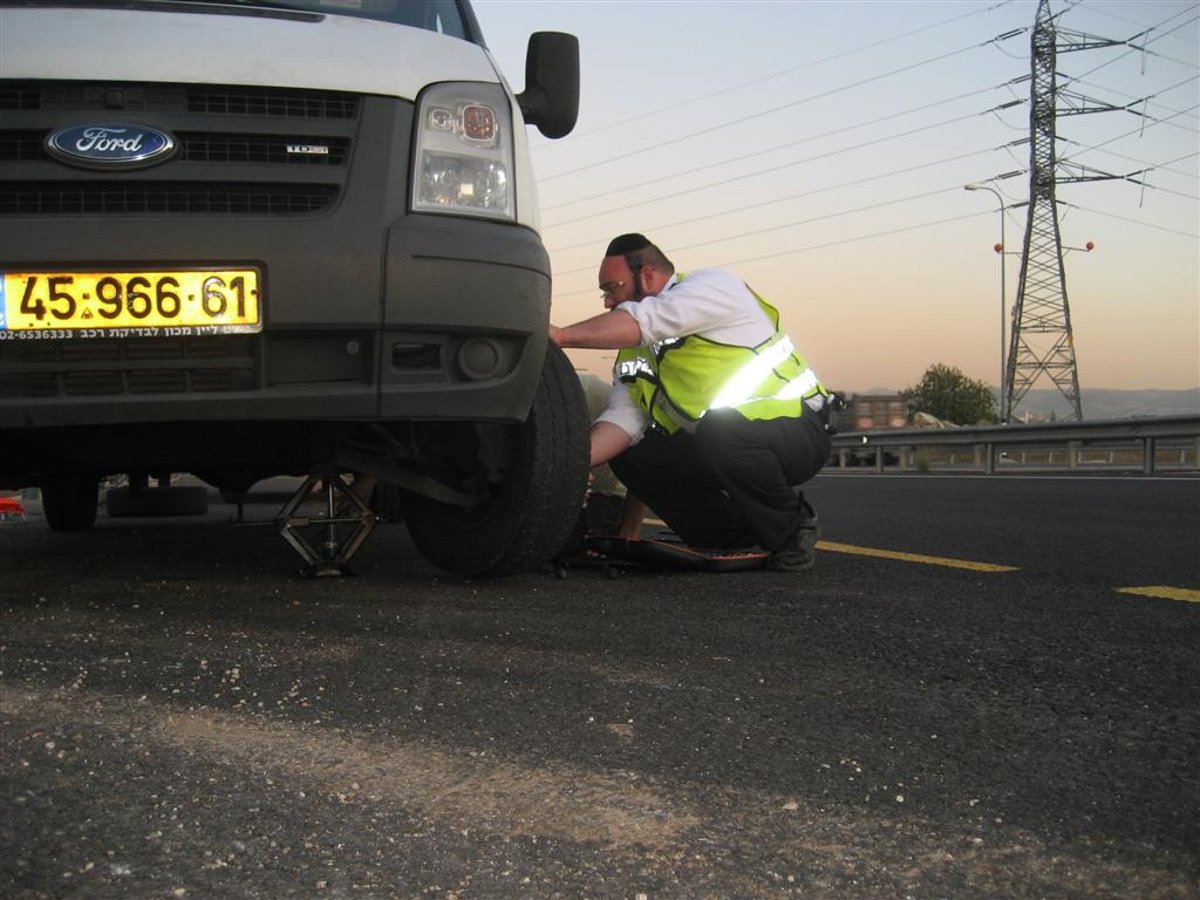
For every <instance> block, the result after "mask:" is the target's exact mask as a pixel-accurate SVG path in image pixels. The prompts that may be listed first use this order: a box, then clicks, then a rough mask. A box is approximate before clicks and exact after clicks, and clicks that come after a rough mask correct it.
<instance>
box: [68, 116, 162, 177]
mask: <svg viewBox="0 0 1200 900" xmlns="http://www.w3.org/2000/svg"><path fill="white" fill-rule="evenodd" d="M46 149H47V150H48V151H49V152H50V155H51V156H53V157H55V158H56V159H58V160H59V161H61V162H65V163H67V164H68V165H72V166H80V167H81V168H85V169H137V168H141V167H143V166H152V165H154V164H156V163H160V162H165V161H166V160H167V159H169V158H170V157H171V156H173V155H174V154H175V150H176V144H175V138H173V137H172V136H171V135H170V134H168V133H167V132H165V131H159V130H158V129H157V128H150V127H149V126H147V125H131V124H129V123H127V122H110V123H105V124H95V125H72V126H71V127H70V128H59V129H58V130H56V131H52V132H51V133H50V135H49V137H47V138H46Z"/></svg>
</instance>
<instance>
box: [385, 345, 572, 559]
mask: <svg viewBox="0 0 1200 900" xmlns="http://www.w3.org/2000/svg"><path fill="white" fill-rule="evenodd" d="M448 428H449V429H450V430H449V431H447V430H445V429H441V430H439V431H438V432H437V434H438V441H437V443H438V444H441V445H443V446H444V450H445V452H444V455H443V456H442V458H443V459H458V460H461V462H459V463H457V469H458V471H456V472H455V477H454V481H456V482H457V483H458V484H459V485H462V486H467V485H470V486H472V487H471V492H472V493H475V494H477V495H479V496H480V497H481V499H480V500H479V502H476V503H474V504H472V505H470V506H461V505H454V504H452V503H445V502H441V501H438V500H433V499H431V498H429V497H426V496H422V495H418V494H412V493H408V494H406V495H405V501H404V520H405V522H406V524H407V525H408V530H409V534H410V535H411V536H412V540H413V543H414V544H415V545H416V547H417V549H418V550H419V551H420V552H421V553H422V555H424V556H425V558H426V559H428V560H429V561H430V562H432V563H433V564H434V565H436V566H438V567H439V568H442V569H445V570H447V571H450V572H455V573H457V574H460V575H486V576H496V575H508V574H512V573H516V572H522V571H528V570H530V569H534V568H536V567H537V566H539V565H541V564H542V563H544V562H546V561H547V560H549V559H551V558H552V557H554V556H555V555H556V554H557V553H558V552H559V551H560V550H561V549H562V548H563V546H564V545H565V544H566V542H567V539H568V538H569V537H570V534H571V530H572V528H573V527H574V525H575V522H576V520H577V519H578V517H579V511H580V506H581V505H582V503H583V497H584V491H585V489H586V486H587V471H588V421H587V409H586V406H585V403H584V399H583V390H582V388H580V386H579V378H578V376H577V375H576V374H575V370H574V369H573V368H572V367H571V364H570V362H568V360H567V357H566V355H565V354H564V353H563V352H562V350H561V349H559V348H558V347H556V346H553V345H551V346H550V347H549V348H548V349H547V352H546V361H545V363H544V364H543V368H542V378H541V382H540V384H539V386H538V390H537V393H536V395H535V396H534V400H533V406H532V407H531V408H530V411H529V416H528V418H527V419H526V420H525V422H523V423H521V424H517V425H502V424H495V423H461V424H459V425H456V426H448ZM449 445H452V446H449Z"/></svg>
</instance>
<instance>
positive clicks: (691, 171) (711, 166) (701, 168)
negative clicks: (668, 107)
mask: <svg viewBox="0 0 1200 900" xmlns="http://www.w3.org/2000/svg"><path fill="white" fill-rule="evenodd" d="M1003 86H1004V85H996V86H991V87H986V88H979V89H978V90H974V91H967V92H966V93H964V94H958V95H956V96H954V97H947V98H945V99H943V100H937V101H934V102H933V103H926V104H924V105H923V106H914V107H911V108H910V109H906V110H902V111H900V112H895V113H891V114H890V115H887V116H881V117H879V118H876V119H870V120H868V121H865V122H856V123H854V124H853V125H845V126H843V127H841V128H835V129H833V130H832V131H826V132H824V133H823V134H813V135H809V136H807V137H803V138H800V139H799V140H795V141H787V142H786V143H783V144H775V145H774V146H772V147H767V148H765V149H762V150H755V151H753V152H750V153H743V154H740V155H739V156H731V157H728V158H726V159H722V160H718V161H717V162H712V163H707V164H706V165H703V166H697V167H696V168H694V169H687V170H685V171H682V172H670V173H668V174H666V175H660V176H658V177H657V178H647V179H646V180H644V181H638V182H635V183H633V184H623V185H621V186H620V187H617V188H612V189H610V190H607V191H600V192H599V193H596V194H588V195H587V196H584V197H577V198H575V199H574V200H564V201H562V202H561V203H554V204H551V205H548V206H543V207H542V212H543V213H545V212H549V211H551V210H555V209H562V208H563V207H564V206H574V205H575V204H576V203H584V202H586V201H588V200H598V199H600V198H601V197H607V196H610V195H612V194H619V193H623V192H624V191H630V190H634V189H636V188H641V187H647V186H649V185H652V184H657V183H659V182H660V181H669V180H670V179H672V178H682V177H684V176H685V175H695V174H696V173H697V172H703V171H705V170H707V169H715V168H716V167H717V166H724V165H728V164H729V163H735V162H742V161H743V160H747V159H753V158H754V157H756V156H764V155H766V154H768V153H774V152H775V151H777V150H785V149H787V148H788V147H795V146H797V145H799V144H807V143H812V142H813V141H819V140H824V139H825V138H829V137H833V136H834V135H838V134H843V133H845V132H847V131H854V130H856V129H859V128H866V127H869V126H872V125H878V124H880V123H881V122H887V121H889V120H891V119H899V118H903V117H904V116H907V115H912V114H913V113H918V112H925V111H926V110H930V109H935V108H936V107H939V106H945V105H946V104H948V103H955V102H957V101H959V100H965V99H967V98H968V97H974V96H977V95H979V94H986V93H988V92H989V91H994V90H996V89H997V88H998V87H1003ZM1022 102H1023V101H1022ZM1005 106H1007V104H1005ZM991 111H992V110H989V112H991ZM802 161H803V160H802ZM564 224H565V223H564Z"/></svg>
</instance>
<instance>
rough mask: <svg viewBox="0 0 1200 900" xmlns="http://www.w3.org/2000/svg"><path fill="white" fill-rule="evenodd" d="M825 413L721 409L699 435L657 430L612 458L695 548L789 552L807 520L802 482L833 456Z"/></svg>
mask: <svg viewBox="0 0 1200 900" xmlns="http://www.w3.org/2000/svg"><path fill="white" fill-rule="evenodd" d="M829 450H830V442H829V435H828V434H827V433H826V431H825V426H824V423H823V422H822V421H821V416H820V415H819V414H817V413H814V412H811V411H806V412H805V414H804V415H803V416H801V417H800V418H798V419H786V418H785V419H759V420H751V419H747V418H746V417H745V416H743V415H742V414H741V413H739V412H737V411H735V410H731V409H723V410H714V411H712V412H709V413H708V414H707V415H706V416H705V417H704V418H703V419H701V420H700V422H699V424H698V425H697V427H696V430H695V432H694V433H691V434H689V433H687V432H685V431H682V430H681V431H677V432H675V433H674V434H670V435H668V434H667V433H666V432H664V431H661V430H659V429H657V428H652V429H650V430H649V431H647V432H646V435H645V436H644V437H643V438H642V440H641V441H640V442H639V443H637V444H635V445H634V446H632V447H630V448H629V449H628V450H626V451H625V452H624V453H622V454H621V455H620V456H618V457H617V458H616V459H614V460H612V463H611V465H612V469H613V472H614V473H616V476H617V477H618V478H620V479H621V481H623V482H624V483H625V486H626V487H627V488H629V490H630V491H631V492H632V493H634V494H635V495H637V497H639V498H640V499H641V500H643V501H644V502H645V503H646V504H647V505H648V506H649V507H650V509H652V510H653V511H654V512H656V513H658V515H659V516H661V517H662V520H663V521H664V522H666V523H667V525H668V526H670V528H671V530H672V531H674V532H675V533H676V534H678V535H679V536H680V537H681V538H682V539H683V540H684V542H686V543H687V544H689V545H691V546H693V547H725V548H735V547H752V546H755V545H757V546H759V547H762V548H763V549H764V550H768V551H772V552H773V551H775V550H778V549H779V548H780V547H783V546H784V545H785V544H787V543H788V541H789V540H790V539H791V538H792V536H793V535H795V533H796V532H797V531H798V530H799V529H800V526H801V525H802V524H804V522H805V520H806V514H805V511H804V496H803V494H802V493H801V492H800V491H798V490H796V486H797V485H801V484H803V483H804V482H806V481H808V480H809V479H810V478H812V477H813V476H814V475H816V474H817V473H818V472H819V471H821V467H822V466H824V465H825V461H826V460H827V459H828V458H829Z"/></svg>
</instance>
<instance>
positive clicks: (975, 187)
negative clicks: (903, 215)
mask: <svg viewBox="0 0 1200 900" xmlns="http://www.w3.org/2000/svg"><path fill="white" fill-rule="evenodd" d="M963 189H964V190H968V191H991V192H992V193H993V194H995V195H996V202H997V203H999V204H1000V243H998V244H997V245H996V254H997V255H998V256H999V257H1000V421H1001V423H1004V422H1007V421H1008V410H1007V409H1006V407H1007V405H1008V397H1007V395H1006V394H1005V392H1004V377H1005V370H1004V356H1005V353H1006V347H1005V345H1004V332H1005V326H1004V302H1005V298H1006V297H1007V296H1008V292H1007V291H1006V290H1005V286H1004V269H1005V266H1004V210H1005V207H1004V197H1003V195H1002V194H1001V193H1000V192H999V191H998V190H996V189H995V188H994V187H990V186H989V185H986V184H977V183H974V182H973V183H971V184H964V185H963Z"/></svg>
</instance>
